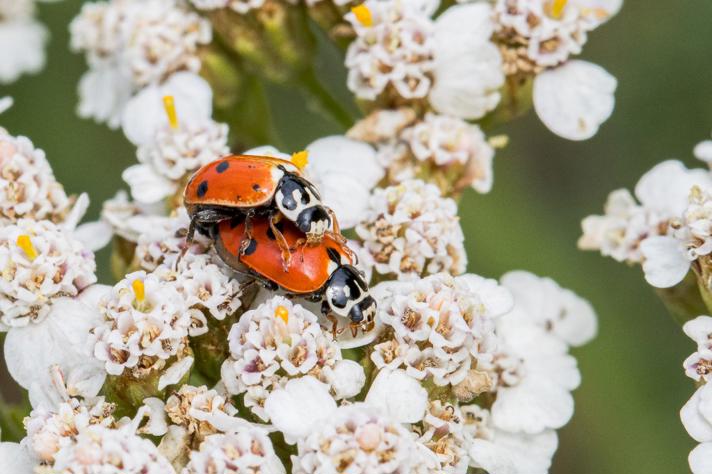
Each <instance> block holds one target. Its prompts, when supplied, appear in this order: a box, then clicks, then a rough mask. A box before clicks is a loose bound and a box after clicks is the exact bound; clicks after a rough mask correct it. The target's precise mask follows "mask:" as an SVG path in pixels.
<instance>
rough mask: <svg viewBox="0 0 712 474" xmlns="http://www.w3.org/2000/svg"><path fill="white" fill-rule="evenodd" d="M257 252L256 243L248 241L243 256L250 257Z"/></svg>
mask: <svg viewBox="0 0 712 474" xmlns="http://www.w3.org/2000/svg"><path fill="white" fill-rule="evenodd" d="M255 250H257V241H256V240H255V239H250V243H249V244H247V247H246V248H245V251H244V252H243V255H252V254H253V253H255Z"/></svg>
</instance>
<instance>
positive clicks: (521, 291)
mask: <svg viewBox="0 0 712 474" xmlns="http://www.w3.org/2000/svg"><path fill="white" fill-rule="evenodd" d="M501 282H502V286H504V287H505V288H507V289H508V290H509V291H511V292H512V295H513V296H514V301H515V302H516V304H515V307H514V310H513V312H512V313H510V315H508V316H507V317H511V318H514V317H517V318H522V319H523V320H527V321H529V322H534V323H536V324H537V325H539V327H541V328H542V329H545V330H546V331H547V332H549V333H551V334H553V335H555V336H557V337H558V338H559V339H561V340H562V341H564V342H566V343H567V344H569V345H572V346H582V345H584V344H586V343H587V342H589V341H590V340H591V339H593V338H594V337H595V336H596V330H597V327H598V320H597V319H596V313H595V312H594V310H593V307H592V306H591V304H590V303H589V302H588V301H586V300H585V299H583V298H581V297H580V296H578V295H576V294H575V293H574V292H573V291H571V290H567V289H564V288H561V287H560V286H559V285H558V284H557V283H556V282H555V281H554V280H552V279H550V278H543V277H538V276H536V275H534V274H532V273H529V272H525V271H514V272H509V273H507V274H505V275H504V276H503V277H502V279H501Z"/></svg>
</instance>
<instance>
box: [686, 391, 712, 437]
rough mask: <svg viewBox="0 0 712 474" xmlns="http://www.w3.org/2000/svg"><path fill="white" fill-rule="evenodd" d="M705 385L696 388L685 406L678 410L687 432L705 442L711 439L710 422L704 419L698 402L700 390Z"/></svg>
mask: <svg viewBox="0 0 712 474" xmlns="http://www.w3.org/2000/svg"><path fill="white" fill-rule="evenodd" d="M705 387H707V385H703V386H702V387H700V388H698V389H697V391H696V392H695V393H694V394H693V395H692V397H691V398H690V399H689V400H688V401H687V403H685V406H683V407H682V409H681V410H680V420H682V424H683V426H684V427H685V429H686V430H687V432H688V433H689V435H690V436H691V437H692V438H694V439H695V440H696V441H699V442H701V443H702V442H705V441H712V424H710V422H709V421H708V420H706V419H705V418H704V417H703V416H702V413H701V412H700V403H701V398H702V392H703V391H704V390H707V391H709V390H710V389H709V388H708V389H705Z"/></svg>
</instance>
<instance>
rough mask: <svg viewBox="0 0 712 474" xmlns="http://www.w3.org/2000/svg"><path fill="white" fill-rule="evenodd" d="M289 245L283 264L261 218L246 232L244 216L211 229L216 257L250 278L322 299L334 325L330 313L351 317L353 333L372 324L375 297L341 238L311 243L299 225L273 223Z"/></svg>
mask: <svg viewBox="0 0 712 474" xmlns="http://www.w3.org/2000/svg"><path fill="white" fill-rule="evenodd" d="M277 227H279V228H280V229H279V230H280V231H281V232H282V235H283V236H284V238H285V240H286V242H287V244H288V245H289V246H290V248H292V249H295V250H294V254H293V257H292V259H291V261H290V262H289V264H288V265H286V266H285V265H283V262H282V260H281V249H280V245H279V243H278V242H277V239H276V236H275V235H274V232H273V231H272V229H271V228H270V225H269V223H268V222H267V220H266V219H264V218H257V219H254V220H253V221H252V231H251V235H250V236H247V234H246V222H245V219H244V218H241V217H239V218H234V219H230V220H224V221H222V222H220V223H219V224H218V226H217V228H216V229H215V230H214V232H215V235H214V239H215V249H216V250H217V253H218V255H219V256H220V258H221V259H222V260H223V262H225V264H227V265H228V266H229V267H231V268H232V269H234V270H236V271H237V272H239V273H243V274H247V275H249V276H251V277H252V278H255V279H257V280H259V281H261V282H262V283H264V284H265V286H267V287H269V288H271V289H273V290H274V289H277V288H281V289H282V290H284V291H285V292H286V293H287V294H290V295H295V296H302V297H305V298H307V299H309V300H311V301H316V302H318V301H321V311H322V313H323V314H324V316H326V317H327V318H328V319H329V320H331V321H332V323H333V325H334V329H333V330H334V332H335V333H336V332H337V330H336V328H337V321H336V318H334V317H333V314H335V315H337V316H341V317H345V318H349V319H350V321H351V324H350V327H351V331H352V333H353V334H354V335H355V334H356V332H357V330H358V328H359V327H360V328H362V329H364V330H368V329H370V328H371V327H372V326H373V320H374V317H375V315H376V301H375V300H374V298H373V297H372V296H371V294H370V292H369V288H368V283H367V282H366V280H365V278H364V276H363V274H362V273H361V272H360V271H359V270H357V269H356V268H355V267H354V266H353V263H354V260H353V258H354V257H352V255H353V254H352V252H351V251H350V249H348V247H346V245H345V244H344V243H343V242H340V241H338V240H336V239H335V238H333V237H332V236H325V237H324V239H323V240H322V242H321V243H320V244H318V245H313V246H300V245H299V240H300V231H299V230H298V229H297V227H296V226H295V225H294V224H293V223H291V222H288V221H283V222H280V223H278V224H277Z"/></svg>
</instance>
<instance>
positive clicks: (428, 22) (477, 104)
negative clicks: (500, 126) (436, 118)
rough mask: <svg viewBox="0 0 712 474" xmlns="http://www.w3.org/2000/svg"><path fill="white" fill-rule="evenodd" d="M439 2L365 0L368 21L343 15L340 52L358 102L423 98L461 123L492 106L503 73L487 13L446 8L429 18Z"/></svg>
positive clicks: (466, 7) (467, 7)
mask: <svg viewBox="0 0 712 474" xmlns="http://www.w3.org/2000/svg"><path fill="white" fill-rule="evenodd" d="M438 4H439V2H434V1H420V2H416V1H403V0H388V1H375V0H368V1H366V2H365V3H363V7H362V8H366V9H367V11H368V13H369V16H370V18H369V19H368V20H366V21H364V19H363V18H359V17H358V16H357V15H356V14H355V13H349V14H347V15H346V19H347V20H348V21H349V22H351V24H352V25H353V27H354V29H355V31H356V39H355V40H354V41H353V42H352V43H351V45H350V46H349V49H348V51H347V53H346V67H347V68H348V69H349V75H348V87H349V89H351V90H352V91H353V92H354V93H355V94H356V96H357V97H358V98H360V99H366V100H376V99H377V98H379V97H381V96H382V95H384V94H386V95H390V96H393V95H395V96H396V97H399V98H401V101H402V99H406V100H411V101H415V100H420V99H426V98H427V99H429V101H430V103H431V104H432V106H433V108H434V109H435V110H437V111H438V112H440V113H443V114H449V115H453V116H457V117H461V118H466V119H477V118H480V117H482V116H484V115H485V113H487V112H488V111H490V110H492V109H493V108H494V107H495V106H496V105H497V103H498V102H499V98H500V96H499V92H498V89H499V88H500V86H501V85H502V83H503V82H504V75H503V74H502V70H501V62H500V56H499V51H498V50H497V48H496V46H494V44H492V43H491V42H490V41H489V39H490V36H491V35H492V31H493V25H492V22H491V19H490V12H491V10H490V7H489V6H487V5H484V4H479V5H461V6H456V7H451V8H449V9H448V10H447V11H446V12H445V13H444V14H442V15H441V16H440V17H439V18H437V19H436V20H433V19H432V18H431V15H432V14H433V13H434V12H435V10H436V9H437V7H438Z"/></svg>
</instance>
